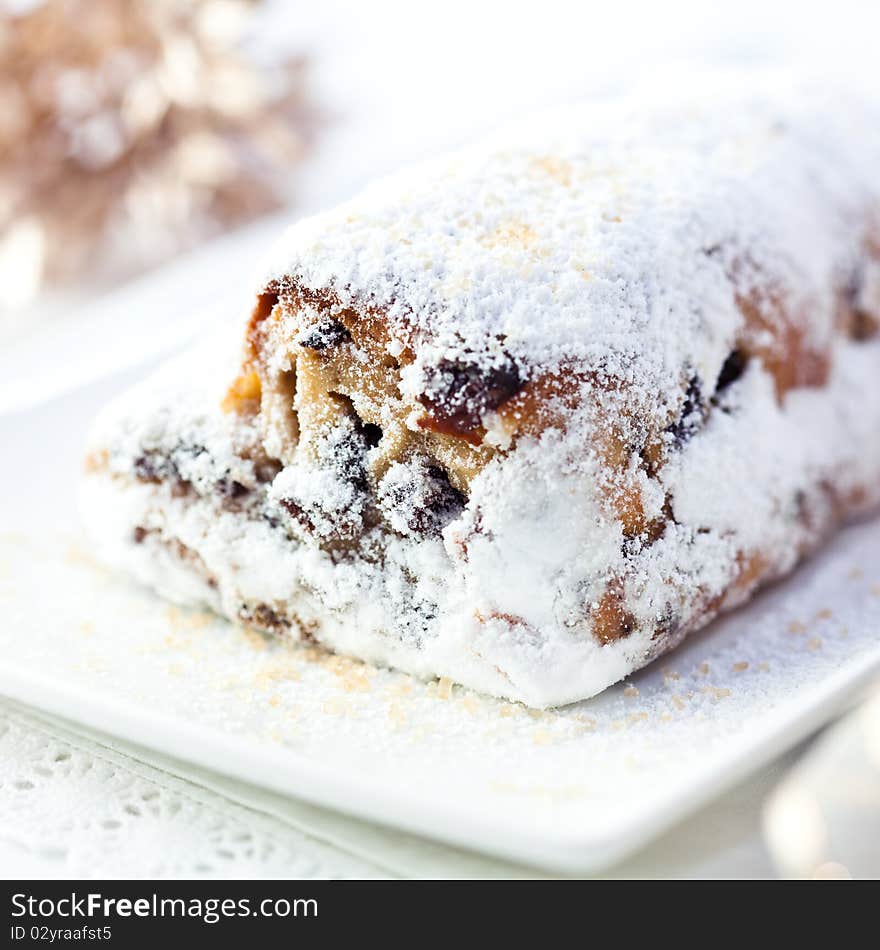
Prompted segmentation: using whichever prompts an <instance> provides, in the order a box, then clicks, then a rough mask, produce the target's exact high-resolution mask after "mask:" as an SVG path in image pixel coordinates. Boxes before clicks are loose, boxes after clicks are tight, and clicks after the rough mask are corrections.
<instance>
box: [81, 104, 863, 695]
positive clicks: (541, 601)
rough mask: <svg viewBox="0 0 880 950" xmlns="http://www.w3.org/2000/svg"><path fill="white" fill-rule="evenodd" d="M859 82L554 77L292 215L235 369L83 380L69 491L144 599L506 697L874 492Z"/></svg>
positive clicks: (649, 652) (726, 600)
mask: <svg viewBox="0 0 880 950" xmlns="http://www.w3.org/2000/svg"><path fill="white" fill-rule="evenodd" d="M878 327H880V111H878V109H877V107H876V105H875V104H874V103H871V102H863V101H860V100H858V99H854V98H852V97H848V96H843V95H838V94H834V93H832V92H829V91H827V90H816V89H811V90H803V89H801V90H800V91H798V90H793V91H776V92H773V93H770V92H767V91H765V90H763V89H755V88H751V89H748V88H747V89H742V90H739V89H738V90H734V91H732V92H731V91H728V90H724V91H720V92H718V93H717V94H716V93H712V94H711V95H709V94H705V93H704V94H702V95H695V96H693V97H692V98H689V99H687V100H682V99H680V98H673V99H671V100H668V101H665V100H664V99H663V98H662V97H655V98H654V99H653V100H648V99H638V100H617V101H614V102H606V103H599V104H593V105H589V106H583V107H577V108H571V109H567V110H564V111H561V112H558V113H555V114H553V115H550V116H547V117H545V118H544V119H541V120H538V121H535V122H532V123H530V124H529V125H528V127H527V128H524V129H523V128H520V129H513V130H509V131H507V132H506V133H504V134H502V135H498V136H496V137H495V138H493V139H492V140H490V141H488V142H486V143H484V144H482V145H481V146H479V147H477V148H473V149H470V150H466V151H463V152H460V153H457V154H454V155H452V156H450V157H447V158H444V159H442V160H439V161H435V162H431V163H429V164H426V165H422V166H420V167H417V168H414V169H412V170H410V171H406V172H404V173H402V174H399V175H398V176H396V177H393V178H390V179H388V180H387V181H384V182H381V183H379V184H377V185H376V186H374V187H372V188H370V189H368V190H367V191H366V192H365V193H364V194H363V195H362V196H361V197H359V198H358V199H356V200H354V201H352V202H350V203H348V204H346V205H343V206H342V207H340V208H338V209H337V210H334V211H332V212H329V213H326V214H322V215H319V216H317V217H314V218H311V219H309V220H305V221H302V222H301V223H299V224H297V225H295V226H294V227H293V228H292V229H291V230H290V231H289V233H288V234H287V235H286V236H284V238H283V239H282V241H281V242H280V244H279V245H278V247H277V248H276V250H275V252H274V256H273V257H272V261H271V264H270V266H269V268H268V272H267V274H266V276H265V279H264V280H263V281H262V282H261V284H260V286H259V291H258V294H257V298H256V304H255V307H254V310H253V313H252V315H251V316H250V319H249V320H248V322H247V325H246V328H245V329H244V330H243V331H242V334H241V336H242V338H243V339H242V340H240V341H239V344H238V347H239V349H240V347H241V344H242V342H243V345H244V353H243V357H242V356H240V355H238V353H236V358H237V360H238V362H237V366H236V369H235V370H227V369H225V368H224V367H225V366H226V362H225V360H224V359H223V358H221V357H217V356H214V355H211V354H206V353H203V352H196V353H195V354H193V355H191V356H188V357H186V358H185V359H184V360H183V361H182V362H180V361H179V362H176V363H174V364H172V365H170V366H168V367H166V368H165V369H164V370H162V371H161V372H160V374H159V376H157V377H156V378H155V379H153V380H150V381H148V382H146V383H145V384H142V385H141V386H139V387H137V388H136V389H135V390H134V391H132V392H131V393H129V394H127V395H126V396H125V397H123V398H122V399H121V400H120V401H119V402H118V403H116V404H115V405H113V406H111V407H109V408H108V409H107V410H106V411H105V413H104V414H103V416H102V417H101V419H100V420H99V422H98V423H97V424H96V426H95V430H94V433H93V436H92V442H91V446H90V451H89V455H88V460H87V477H86V478H85V485H84V492H83V499H84V506H85V507H84V510H85V519H86V522H87V524H88V525H89V527H90V528H91V529H92V531H93V534H94V537H95V540H96V543H97V545H98V547H99V549H100V550H101V551H103V553H104V555H105V556H106V557H107V558H108V559H109V560H110V561H111V562H112V563H113V564H115V565H117V566H119V567H121V568H123V569H124V570H126V571H128V572H130V573H131V574H133V575H134V576H135V577H137V578H139V579H141V580H142V581H144V582H145V583H147V584H149V585H151V586H153V587H154V588H156V589H157V590H159V591H161V592H162V593H163V594H165V595H167V596H168V597H170V598H173V599H174V600H177V601H181V602H185V603H194V604H205V605H208V606H210V607H212V608H213V609H215V610H217V611H219V612H221V613H223V614H225V615H227V616H228V617H230V618H232V619H234V620H238V621H242V622H244V623H247V624H250V625H253V626H255V627H257V628H261V629H265V630H269V631H275V632H278V633H281V634H284V635H289V636H291V637H293V638H298V639H304V640H309V641H312V642H316V643H320V644H323V645H324V646H326V647H328V648H330V649H332V650H337V651H340V652H344V653H347V654H350V655H353V656H357V657H361V658H363V659H365V660H369V661H374V662H377V663H381V664H387V665H390V666H393V667H397V668H400V669H403V670H406V671H409V672H411V673H414V674H417V675H420V676H446V677H450V678H452V679H453V680H456V681H458V682H461V683H463V684H466V685H468V686H471V687H474V688H476V689H479V690H483V691H486V692H488V693H492V694H495V695H498V696H505V697H509V698H511V699H515V700H521V701H523V702H525V703H528V704H531V705H534V706H546V705H554V704H561V703H567V702H570V701H573V700H578V699H581V698H584V697H587V696H590V695H592V694H594V693H596V692H598V691H600V690H602V689H603V688H604V687H606V686H608V685H609V684H611V683H613V682H615V681H616V680H619V679H620V678H621V677H623V676H625V675H626V674H628V673H630V672H631V671H633V670H634V669H636V668H638V667H640V666H642V665H643V664H645V663H646V662H648V661H649V660H650V659H651V658H652V657H655V656H657V655H658V654H659V653H662V652H663V651H665V650H668V649H670V648H671V647H672V646H674V645H675V644H676V643H678V642H679V641H680V640H681V638H682V637H684V636H685V635H686V634H687V633H688V632H690V631H693V630H695V629H697V628H699V627H702V626H703V625H705V624H706V623H707V622H708V621H709V620H710V619H711V618H712V617H713V616H715V615H716V614H718V613H719V612H720V611H722V610H725V609H727V608H729V607H732V606H734V605H736V604H739V603H741V602H743V601H744V600H746V599H747V598H748V597H749V596H750V595H751V594H752V593H753V592H754V591H755V590H756V589H757V588H758V587H759V586H760V585H762V584H765V583H766V582H768V581H770V580H771V579H773V578H776V577H779V576H780V575H783V574H785V573H786V572H788V571H790V570H791V569H792V568H793V567H794V566H795V564H796V563H797V562H798V561H799V560H800V559H801V558H803V557H804V555H805V554H806V553H807V552H809V551H810V550H812V549H814V548H815V547H816V546H817V545H818V544H820V543H821V542H822V540H823V539H824V538H826V537H827V536H828V534H829V532H831V531H832V530H833V529H834V528H835V527H836V526H838V525H839V524H840V523H841V521H842V520H843V519H844V518H846V517H849V516H851V515H853V514H855V513H857V512H860V511H863V510H867V509H868V508H870V507H871V506H872V505H874V504H876V503H877V502H878V501H880V337H878Z"/></svg>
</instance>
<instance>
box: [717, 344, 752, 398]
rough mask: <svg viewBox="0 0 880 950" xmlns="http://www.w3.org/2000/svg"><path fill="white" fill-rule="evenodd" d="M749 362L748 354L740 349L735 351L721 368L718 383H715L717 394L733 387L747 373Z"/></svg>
mask: <svg viewBox="0 0 880 950" xmlns="http://www.w3.org/2000/svg"><path fill="white" fill-rule="evenodd" d="M748 362H749V357H748V354H746V353H744V352H743V351H742V350H739V349H737V350H733V351H732V352H731V353H730V354H729V355H728V357H727V359H726V360H725V361H724V365H723V366H722V367H721V372H720V373H719V374H718V382H716V383H715V392H716V393H720V392H723V391H724V390H725V389H727V387H728V386H732V385H733V384H734V383H735V382H736V381H737V380H738V379H739V378H740V377H741V376H742V374H743V373H744V372H745V371H746V366H747V365H748Z"/></svg>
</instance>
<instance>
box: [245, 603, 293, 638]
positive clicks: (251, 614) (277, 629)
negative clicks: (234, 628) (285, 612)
mask: <svg viewBox="0 0 880 950" xmlns="http://www.w3.org/2000/svg"><path fill="white" fill-rule="evenodd" d="M238 616H239V617H240V618H241V619H242V620H243V621H244V622H245V623H248V624H253V625H254V626H255V627H258V628H259V629H260V630H266V631H268V632H269V633H286V632H287V631H288V630H289V629H290V621H289V620H288V619H287V618H286V617H283V616H282V615H281V614H280V613H278V611H277V610H275V608H274V607H270V606H269V605H268V604H255V605H254V606H253V607H251V606H248V605H247V604H242V606H241V609H240V610H239V612H238Z"/></svg>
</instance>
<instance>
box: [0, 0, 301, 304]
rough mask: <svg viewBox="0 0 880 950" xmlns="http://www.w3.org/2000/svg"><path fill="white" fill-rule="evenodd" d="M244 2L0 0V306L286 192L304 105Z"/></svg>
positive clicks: (295, 63) (211, 228) (96, 273)
mask: <svg viewBox="0 0 880 950" xmlns="http://www.w3.org/2000/svg"><path fill="white" fill-rule="evenodd" d="M258 5H259V4H258V3H256V2H253V0H0V304H4V303H5V304H6V305H7V306H8V305H10V304H21V303H25V302H27V300H28V299H30V298H31V297H32V296H33V295H34V294H35V293H36V292H37V291H38V290H39V289H40V287H41V286H42V285H44V284H46V283H50V282H51V283H56V284H57V283H70V282H71V281H73V280H77V281H81V280H84V279H89V280H93V279H95V278H98V279H105V280H106V279H107V278H119V277H121V276H124V275H126V274H130V273H132V272H133V271H135V270H138V269H143V268H144V267H146V266H148V265H151V264H154V263H157V262H158V261H159V260H161V259H163V258H167V257H168V256H169V255H170V254H172V253H173V252H175V251H178V250H180V249H181V248H182V247H185V246H189V245H192V244H194V243H196V242H197V241H199V240H202V239H203V238H205V237H206V236H208V235H211V234H216V233H218V232H220V231H222V230H226V229H228V228H229V227H231V226H234V225H236V224H238V223H241V222H244V221H246V220H248V219H250V218H253V217H254V216H256V215H259V214H261V213H264V212H266V211H268V210H271V209H273V208H276V207H278V206H280V205H281V204H283V203H285V202H286V201H288V200H289V199H290V195H291V188H290V184H291V177H292V176H291V173H290V172H291V167H292V166H293V165H295V164H296V163H297V162H298V161H299V160H300V159H301V158H302V156H303V153H304V150H305V148H306V145H307V143H308V139H309V133H310V130H311V129H312V127H313V126H314V121H313V119H314V116H313V113H312V112H311V110H310V107H309V103H308V102H307V100H306V96H305V91H304V89H305V86H304V69H303V61H302V59H301V58H293V57H290V58H285V59H278V58H275V59H274V60H272V61H268V62H267V61H265V57H264V58H263V59H264V61H260V60H259V59H258V58H257V57H256V56H255V51H254V50H251V51H248V48H247V45H246V43H245V40H246V38H247V35H248V29H249V27H251V26H252V25H253V15H254V12H255V9H256V8H257V7H258Z"/></svg>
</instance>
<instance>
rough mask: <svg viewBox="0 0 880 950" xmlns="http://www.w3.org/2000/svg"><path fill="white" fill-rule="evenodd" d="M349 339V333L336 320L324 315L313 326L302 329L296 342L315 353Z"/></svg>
mask: <svg viewBox="0 0 880 950" xmlns="http://www.w3.org/2000/svg"><path fill="white" fill-rule="evenodd" d="M350 339H351V334H350V333H349V332H348V330H347V329H346V328H345V327H344V326H343V325H342V324H341V323H340V322H339V321H338V320H333V319H332V318H330V317H324V318H323V319H322V320H320V321H319V322H318V323H316V324H315V325H314V326H311V327H309V328H308V329H307V330H304V331H303V332H302V333H301V334H300V335H299V337H298V338H297V341H296V342H297V343H299V345H300V346H303V347H305V348H306V349H307V350H314V351H315V352H316V353H321V352H323V351H324V350H327V349H329V348H330V347H331V346H338V345H339V344H340V343H347V342H348V341H349V340H350Z"/></svg>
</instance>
